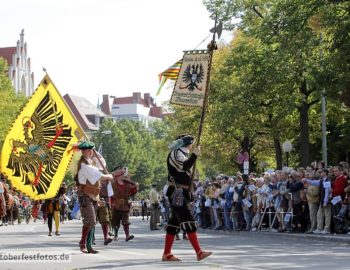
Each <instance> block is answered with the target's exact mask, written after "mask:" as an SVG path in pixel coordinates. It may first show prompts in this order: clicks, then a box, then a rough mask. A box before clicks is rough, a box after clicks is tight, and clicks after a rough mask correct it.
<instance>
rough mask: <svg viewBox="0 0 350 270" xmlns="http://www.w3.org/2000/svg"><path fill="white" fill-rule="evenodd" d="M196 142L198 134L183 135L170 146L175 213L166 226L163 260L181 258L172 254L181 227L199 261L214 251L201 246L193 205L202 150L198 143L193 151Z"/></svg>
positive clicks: (171, 188)
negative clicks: (196, 168) (194, 168)
mask: <svg viewBox="0 0 350 270" xmlns="http://www.w3.org/2000/svg"><path fill="white" fill-rule="evenodd" d="M193 143H194V137H192V136H190V135H181V136H180V137H178V138H177V139H176V141H174V142H173V143H172V145H171V146H170V147H171V149H172V150H171V151H170V153H169V155H168V159H167V166H168V173H169V177H168V181H169V183H170V185H169V187H168V189H167V194H166V196H167V197H168V198H169V201H170V205H171V213H170V218H169V223H168V225H167V226H166V237H165V247H164V253H163V257H162V260H163V261H180V259H179V258H177V257H175V256H174V255H173V254H172V253H171V248H172V245H173V243H174V239H175V235H176V234H177V233H179V232H180V229H182V230H183V231H184V232H186V233H187V237H188V240H189V241H190V243H191V244H192V247H193V248H194V250H195V251H196V254H197V260H198V261H201V260H203V259H205V258H206V257H208V256H210V255H211V254H212V252H207V251H203V250H202V249H201V248H200V245H199V242H198V239H197V233H196V231H197V223H196V220H195V218H194V216H193V214H192V209H191V205H190V201H191V191H190V186H191V184H192V181H191V169H192V166H193V165H194V163H195V161H196V159H197V156H198V155H199V153H200V147H199V146H198V147H196V148H195V149H194V150H193V153H192V154H190V150H191V149H192V145H193Z"/></svg>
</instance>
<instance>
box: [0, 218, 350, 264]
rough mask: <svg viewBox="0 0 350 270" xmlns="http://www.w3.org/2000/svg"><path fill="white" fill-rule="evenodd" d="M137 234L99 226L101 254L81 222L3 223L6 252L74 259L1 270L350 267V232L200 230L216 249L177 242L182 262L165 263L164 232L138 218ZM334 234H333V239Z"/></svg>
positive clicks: (0, 236)
mask: <svg viewBox="0 0 350 270" xmlns="http://www.w3.org/2000/svg"><path fill="white" fill-rule="evenodd" d="M131 221H132V225H131V226H132V227H131V230H132V233H133V234H134V235H135V239H134V240H132V241H130V242H125V241H124V239H123V235H122V234H121V237H120V238H121V239H120V240H119V241H118V242H112V243H111V244H110V245H108V246H103V244H102V239H101V238H102V231H101V228H100V226H98V227H97V234H96V236H97V239H96V243H97V245H96V249H98V250H99V251H100V253H99V254H95V255H92V254H82V253H81V252H80V251H79V248H78V241H79V236H80V231H81V221H68V222H66V223H65V224H63V225H62V229H61V236H52V237H48V236H47V225H44V224H42V221H39V222H37V223H30V224H21V225H14V226H7V227H0V245H1V254H2V255H4V254H17V255H18V254H22V253H25V254H27V255H28V254H36V253H40V254H41V255H43V254H44V255H45V254H49V255H50V254H62V253H65V254H69V255H71V261H70V262H57V261H53V260H51V261H45V262H42V261H36V262H26V263H23V262H22V263H21V262H10V263H8V262H6V263H5V262H4V261H1V262H0V269H1V270H5V269H16V270H17V269H18V270H20V269H138V270H141V269H168V270H174V269H184V268H190V269H191V270H196V269H201V270H202V269H249V270H255V269H256V270H258V269H350V260H349V255H350V246H349V243H350V237H348V236H342V237H339V238H338V239H336V240H337V241H331V239H335V238H334V237H333V236H328V238H327V237H321V236H320V237H318V238H316V237H309V236H306V235H288V234H283V235H281V234H271V233H253V232H234V233H225V232H221V231H219V232H213V231H205V232H200V242H201V244H202V247H203V248H204V249H207V250H212V251H214V254H213V255H212V256H211V257H209V258H208V259H206V260H205V261H203V262H197V261H196V257H195V255H194V252H193V250H192V248H191V246H190V243H188V241H186V240H180V241H176V242H175V244H174V249H173V251H174V254H176V255H177V256H179V257H180V258H182V260H183V261H182V262H171V263H170V262H162V261H161V260H160V258H161V255H162V251H163V242H164V239H163V238H164V232H163V231H149V224H148V222H147V221H142V220H141V219H140V218H132V220H131ZM332 237H333V238H332ZM347 239H348V240H349V241H347Z"/></svg>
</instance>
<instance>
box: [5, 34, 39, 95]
mask: <svg viewBox="0 0 350 270" xmlns="http://www.w3.org/2000/svg"><path fill="white" fill-rule="evenodd" d="M0 57H2V58H4V59H5V60H6V61H7V64H8V76H9V78H10V80H11V82H12V86H13V88H14V89H15V91H16V93H23V94H24V95H25V96H27V97H29V96H31V95H32V94H33V92H34V73H33V72H32V71H31V66H30V58H29V57H28V52H27V43H26V42H24V30H22V32H21V34H20V39H19V40H18V41H17V46H16V47H5V48H0Z"/></svg>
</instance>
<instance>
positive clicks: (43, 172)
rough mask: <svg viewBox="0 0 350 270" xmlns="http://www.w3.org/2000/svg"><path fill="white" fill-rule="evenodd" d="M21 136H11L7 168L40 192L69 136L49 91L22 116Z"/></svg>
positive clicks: (45, 186)
mask: <svg viewBox="0 0 350 270" xmlns="http://www.w3.org/2000/svg"><path fill="white" fill-rule="evenodd" d="M22 124H23V135H24V140H18V139H10V140H9V142H10V144H11V147H12V152H11V154H10V158H9V161H8V165H7V168H9V169H11V170H12V172H13V176H17V177H20V178H21V179H22V181H23V183H24V185H31V187H32V189H33V191H36V192H37V193H38V194H43V193H45V192H46V191H47V189H48V187H49V186H50V179H52V177H53V175H54V173H55V172H56V170H57V168H58V164H59V161H60V160H61V159H62V155H63V153H64V151H65V149H66V147H67V145H68V143H69V141H70V139H71V138H72V135H71V129H70V128H69V127H68V126H67V125H64V124H63V116H62V114H61V113H60V112H58V111H57V106H56V104H55V102H54V101H53V99H52V98H51V97H50V93H49V92H48V93H47V94H46V96H45V97H44V99H43V100H42V101H41V102H40V104H39V106H38V108H37V109H36V110H35V111H34V112H33V114H32V115H31V117H24V118H23V119H22Z"/></svg>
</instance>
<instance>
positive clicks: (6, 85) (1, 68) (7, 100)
mask: <svg viewBox="0 0 350 270" xmlns="http://www.w3.org/2000/svg"><path fill="white" fill-rule="evenodd" d="M7 70H8V68H7V64H6V61H5V60H4V59H2V58H1V57H0V100H1V102H0V112H1V114H0V147H2V144H3V142H4V140H5V137H6V135H7V133H8V131H9V129H10V128H11V126H12V123H13V122H14V121H15V119H16V117H17V115H18V114H19V113H20V111H21V108H22V107H23V105H24V104H25V102H26V100H27V99H26V97H24V96H23V95H21V94H19V95H17V94H16V93H15V91H14V89H13V88H12V86H11V81H10V80H9V78H8V76H7Z"/></svg>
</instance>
